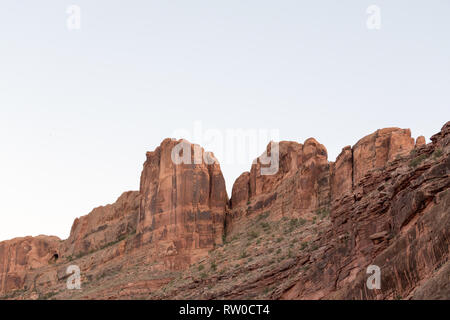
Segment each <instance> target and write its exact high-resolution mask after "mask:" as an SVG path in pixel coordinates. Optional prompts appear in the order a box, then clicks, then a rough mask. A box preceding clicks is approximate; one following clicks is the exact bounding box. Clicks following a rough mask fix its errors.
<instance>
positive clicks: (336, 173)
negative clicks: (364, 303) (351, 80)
mask: <svg viewBox="0 0 450 320" xmlns="http://www.w3.org/2000/svg"><path fill="white" fill-rule="evenodd" d="M431 141H432V143H429V144H425V139H424V138H423V137H419V138H418V139H417V141H416V142H415V141H414V139H412V138H411V134H410V131H409V130H405V129H398V128H387V129H381V130H378V131H376V132H375V133H373V134H371V135H368V136H366V137H364V138H362V139H361V140H360V141H358V142H357V143H356V144H355V145H354V146H353V147H351V146H347V147H345V148H344V149H343V150H342V152H341V154H340V155H339V156H338V157H337V159H336V161H335V162H329V161H328V160H327V151H326V149H325V147H324V146H323V145H321V144H320V143H319V142H317V141H316V140H315V139H313V138H310V139H308V140H306V141H305V142H304V143H303V144H300V143H297V142H287V141H283V142H280V143H279V168H278V171H277V172H276V173H275V174H273V175H263V174H262V171H261V169H262V168H264V167H266V166H268V165H265V164H263V161H261V159H262V158H261V157H260V158H258V159H257V160H256V161H255V162H254V164H253V165H252V166H251V169H250V171H249V172H245V173H243V174H242V175H241V176H240V177H239V178H238V179H237V180H236V182H235V184H234V186H233V190H232V197H231V200H230V201H229V202H228V199H227V194H226V190H225V182H224V179H223V176H222V173H221V170H220V166H219V164H218V163H213V162H212V161H210V160H211V159H213V158H214V156H213V155H212V154H209V153H205V152H204V150H203V149H202V148H200V147H199V146H197V145H193V144H190V143H188V142H187V141H184V140H183V141H181V140H179V141H176V140H172V139H166V140H164V141H163V142H162V143H161V145H160V146H159V147H158V148H156V149H155V151H153V152H148V153H147V159H146V162H145V163H144V168H143V171H142V175H141V183H140V190H139V191H130V192H126V193H124V194H123V195H122V196H121V197H120V198H119V199H118V200H117V201H116V202H115V203H114V204H112V205H107V206H104V207H99V208H96V209H94V210H93V211H92V212H91V213H90V214H88V215H86V216H83V217H81V218H77V219H76V220H75V222H74V224H73V226H72V230H71V233H70V237H69V238H68V239H67V240H64V241H61V240H59V239H58V238H56V237H46V236H39V237H34V238H33V237H27V238H18V239H13V240H9V241H3V242H0V296H1V295H4V296H6V297H11V298H15V299H21V298H25V299H35V298H37V297H40V298H45V297H47V298H48V297H50V296H51V297H54V298H60V299H125V298H153V299H166V298H186V297H189V298H193V299H205V298H209V299H217V298H225V299H239V298H265V299H396V298H411V299H428V298H436V299H448V298H449V297H450V289H449V286H448V283H449V281H448V279H449V276H450V267H449V262H448V252H449V238H450V237H449V231H448V230H450V221H449V219H450V218H449V210H448V208H449V207H450V191H449V186H450V122H448V123H446V124H445V125H444V127H443V128H442V130H441V132H439V133H438V134H436V135H434V136H433V137H431ZM180 143H183V146H184V149H183V151H180V152H178V153H176V154H178V156H180V157H181V158H183V159H184V160H186V159H189V160H190V161H187V162H189V163H178V164H176V163H175V162H174V161H173V156H174V153H173V152H172V151H173V150H174V148H176V147H177V146H179V145H180ZM177 150H178V149H177ZM271 152H272V150H271V145H270V144H269V146H268V147H267V150H266V154H268V155H270V154H271ZM205 159H207V160H208V161H205ZM266 220H267V222H265V221H266ZM275 232H277V233H275ZM223 237H224V238H227V239H228V241H227V242H226V243H223V241H222V239H223ZM229 241H231V243H230V242H229ZM275 249H277V250H275ZM280 252H281V253H280ZM283 252H284V254H285V255H286V256H285V257H282V256H281V255H282V254H283ZM247 259H248V260H247ZM250 261H252V262H250ZM235 262H236V264H235ZM73 264H75V265H78V266H79V267H80V269H81V273H82V281H83V290H80V291H75V292H74V291H68V290H66V288H65V281H66V279H67V274H66V269H67V267H68V266H69V265H73ZM200 264H201V266H202V267H203V268H202V270H203V269H204V268H205V266H206V268H207V269H208V272H203V273H201V274H200V270H201V268H200ZM190 265H192V266H191V267H189V266H190ZM368 265H377V266H379V267H380V269H381V284H382V288H381V289H380V290H369V289H368V288H367V286H366V279H367V277H368V275H367V274H366V268H367V266H368ZM219 270H220V271H219ZM273 288H275V289H273ZM268 289H270V290H268Z"/></svg>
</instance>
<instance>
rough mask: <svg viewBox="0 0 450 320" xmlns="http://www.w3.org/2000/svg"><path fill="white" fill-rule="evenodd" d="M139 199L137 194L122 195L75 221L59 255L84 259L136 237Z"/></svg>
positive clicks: (131, 192)
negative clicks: (112, 244)
mask: <svg viewBox="0 0 450 320" xmlns="http://www.w3.org/2000/svg"><path fill="white" fill-rule="evenodd" d="M140 199H141V198H140V194H139V192H137V191H129V192H125V193H123V194H122V195H121V196H120V197H119V199H117V201H116V202H115V203H114V204H111V205H107V206H104V207H98V208H96V209H94V210H92V212H91V213H89V214H88V215H86V216H83V217H81V218H77V219H75V221H74V223H73V225H72V229H71V231H70V236H69V238H68V239H67V240H66V241H64V245H63V248H62V250H61V252H63V253H64V256H66V257H67V256H72V257H74V256H77V255H83V254H86V253H88V252H93V251H96V250H98V249H100V248H102V247H104V246H106V245H108V244H111V243H113V242H116V241H118V240H119V239H123V238H125V237H127V236H129V235H132V234H134V233H136V228H137V219H138V213H139V204H140Z"/></svg>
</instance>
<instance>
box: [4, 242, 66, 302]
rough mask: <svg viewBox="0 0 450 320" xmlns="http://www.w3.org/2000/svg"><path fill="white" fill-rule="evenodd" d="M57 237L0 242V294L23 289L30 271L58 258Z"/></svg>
mask: <svg viewBox="0 0 450 320" xmlns="http://www.w3.org/2000/svg"><path fill="white" fill-rule="evenodd" d="M59 243H60V239H59V238H57V237H47V236H38V237H26V238H16V239H12V240H8V241H3V242H0V294H5V293H7V292H9V291H13V290H17V289H24V288H23V285H24V283H25V278H26V276H27V274H28V273H29V272H30V270H33V269H36V268H39V267H42V266H46V265H49V264H51V263H54V262H56V260H57V259H58V258H59V252H58V246H59Z"/></svg>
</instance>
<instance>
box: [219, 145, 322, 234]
mask: <svg viewBox="0 0 450 320" xmlns="http://www.w3.org/2000/svg"><path fill="white" fill-rule="evenodd" d="M266 154H267V155H270V154H271V144H269V145H268V147H267V150H266ZM264 166H269V165H265V164H262V161H261V157H260V158H258V159H256V160H255V161H254V163H253V165H252V167H251V170H250V173H248V172H247V173H244V174H242V175H241V176H240V177H239V178H238V179H237V180H236V182H235V184H234V186H233V193H232V198H231V201H230V202H231V211H230V215H229V217H228V220H227V228H229V229H230V228H232V226H233V224H235V223H236V221H237V220H239V219H241V218H245V217H246V216H249V215H255V214H260V213H264V212H268V211H270V212H271V218H273V219H275V218H280V217H283V216H286V215H287V216H293V217H294V216H300V215H304V214H307V213H311V212H312V211H314V210H317V209H319V208H322V207H323V208H326V207H327V206H329V202H330V198H329V197H330V186H329V179H330V166H329V163H328V160H327V150H326V148H325V147H324V146H323V145H322V144H320V143H319V142H317V141H316V140H315V139H313V138H310V139H307V140H306V141H305V142H304V144H300V143H297V142H291V141H282V142H280V143H279V166H278V171H277V172H276V173H275V174H272V175H264V174H262V171H261V169H262V168H263V167H264Z"/></svg>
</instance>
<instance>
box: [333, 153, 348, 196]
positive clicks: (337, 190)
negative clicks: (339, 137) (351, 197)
mask: <svg viewBox="0 0 450 320" xmlns="http://www.w3.org/2000/svg"><path fill="white" fill-rule="evenodd" d="M352 175H353V152H352V148H351V147H350V146H347V147H345V148H344V149H342V152H341V153H340V154H339V156H338V157H337V158H336V162H335V163H333V164H332V179H331V193H332V199H333V200H336V199H339V198H341V197H342V196H343V195H345V194H349V193H351V192H352V189H353V178H352Z"/></svg>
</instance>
